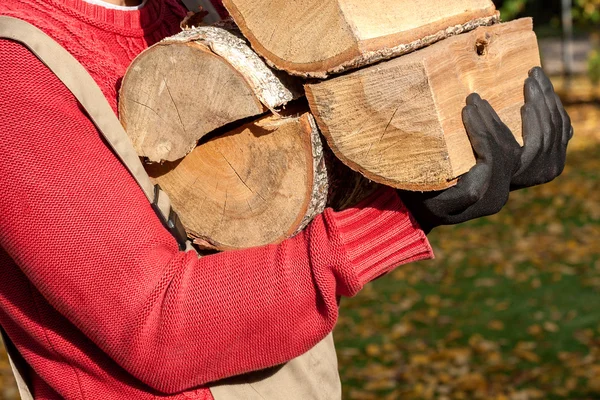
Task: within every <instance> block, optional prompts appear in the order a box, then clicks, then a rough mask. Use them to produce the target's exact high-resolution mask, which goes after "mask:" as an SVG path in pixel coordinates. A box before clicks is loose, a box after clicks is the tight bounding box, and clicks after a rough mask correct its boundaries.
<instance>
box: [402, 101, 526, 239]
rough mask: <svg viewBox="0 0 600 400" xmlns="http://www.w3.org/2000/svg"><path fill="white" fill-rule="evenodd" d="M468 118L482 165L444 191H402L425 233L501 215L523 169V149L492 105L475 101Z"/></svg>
mask: <svg viewBox="0 0 600 400" xmlns="http://www.w3.org/2000/svg"><path fill="white" fill-rule="evenodd" d="M462 116H463V122H464V124H465V128H466V130H467V134H468V135H469V139H470V140H471V145H472V146H473V150H474V151H475V155H476V157H477V164H476V165H475V166H474V167H473V168H471V170H470V171H469V172H468V173H466V174H465V175H463V176H462V177H460V178H459V180H458V183H457V184H456V186H454V187H451V188H449V189H446V190H444V191H441V192H425V193H421V192H406V191H399V194H400V197H401V198H402V201H403V202H404V204H405V205H406V206H407V207H408V209H409V210H410V211H411V213H412V214H413V216H414V217H415V219H416V220H417V222H419V225H421V228H422V229H423V230H424V231H425V232H429V231H431V229H433V228H435V227H437V226H439V225H453V224H458V223H462V222H465V221H469V220H472V219H476V218H480V217H484V216H487V215H492V214H496V213H498V212H499V211H500V210H501V209H502V208H503V207H504V205H505V204H506V202H507V201H508V196H509V192H510V188H511V181H512V179H513V175H514V174H515V173H516V172H517V171H519V170H520V167H521V156H522V150H521V146H519V143H518V142H517V141H516V140H515V138H514V136H513V134H512V132H511V131H510V129H508V127H507V126H506V125H505V124H504V123H502V121H501V120H500V118H499V117H498V115H497V114H496V112H495V111H494V109H493V108H492V107H491V106H490V104H489V103H488V102H487V101H485V100H482V99H481V97H480V96H479V95H477V94H472V95H470V96H469V97H468V98H467V106H466V107H465V108H464V109H463V113H462Z"/></svg>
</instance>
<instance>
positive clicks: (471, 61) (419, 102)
mask: <svg viewBox="0 0 600 400" xmlns="http://www.w3.org/2000/svg"><path fill="white" fill-rule="evenodd" d="M538 65H540V59H539V51H538V46H537V40H536V36H535V34H534V32H533V30H532V20H531V19H521V20H517V21H513V22H510V23H506V24H499V25H494V26H491V27H480V28H478V29H476V30H475V31H472V32H470V33H466V34H463V35H459V36H455V37H452V38H449V39H446V40H444V41H442V42H439V43H436V44H434V45H432V46H430V47H428V48H425V49H422V50H419V51H417V52H414V53H412V54H408V55H406V56H402V57H399V58H396V59H394V60H390V61H386V62H383V63H380V64H378V65H374V66H371V67H368V68H365V69H362V70H359V71H355V72H352V73H349V74H346V75H343V76H340V77H336V78H333V79H330V80H327V81H323V82H319V83H315V84H308V85H306V86H305V88H306V94H307V97H308V101H309V104H310V108H311V111H312V112H313V114H314V115H315V118H316V119H317V123H318V125H319V128H320V129H321V131H322V132H323V134H324V136H325V137H326V138H327V141H328V143H329V145H330V147H331V149H332V150H333V152H334V153H335V154H336V156H337V157H338V158H340V159H341V160H342V161H343V162H344V163H345V164H346V165H348V166H350V167H351V168H352V169H354V170H356V171H359V172H360V173H362V174H363V175H365V176H366V177H367V178H369V179H372V180H374V181H376V182H379V183H382V184H385V185H389V186H392V187H395V188H400V189H406V190H421V191H429V190H441V189H445V188H448V187H450V186H452V185H454V184H455V180H456V178H457V177H459V176H460V175H462V174H464V173H466V172H467V171H469V169H470V168H471V167H472V166H473V165H474V164H475V157H474V155H473V150H472V148H471V144H470V141H469V139H468V136H467V134H466V131H465V128H464V125H463V123H462V117H461V113H462V108H463V107H464V106H465V99H466V97H467V96H468V95H469V94H470V93H472V92H477V93H479V94H480V95H481V97H483V98H484V99H486V100H488V101H489V102H490V103H491V105H492V106H493V107H494V108H495V109H496V111H497V112H498V114H499V116H500V117H501V118H502V120H503V121H504V122H505V123H506V124H507V125H508V127H509V128H510V129H511V130H512V132H513V133H514V134H515V136H516V137H517V139H518V140H519V141H520V142H521V143H522V139H521V114H520V109H521V107H522V105H523V104H524V94H523V85H524V82H525V79H526V78H527V76H528V71H529V70H530V69H531V68H532V67H534V66H538Z"/></svg>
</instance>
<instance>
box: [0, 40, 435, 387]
mask: <svg viewBox="0 0 600 400" xmlns="http://www.w3.org/2000/svg"><path fill="white" fill-rule="evenodd" d="M0 58H1V59H2V62H1V63H0V115H1V117H0V132H1V134H2V139H1V140H0V159H1V160H2V161H1V162H0V179H1V181H2V188H1V190H0V246H2V248H3V249H4V250H5V251H6V252H7V253H8V254H9V255H10V256H11V257H12V258H13V259H14V260H15V262H16V263H17V264H18V265H19V267H20V268H21V269H22V271H23V272H24V273H25V274H26V275H27V277H28V278H29V279H30V281H31V282H32V283H33V285H35V287H36V288H37V289H38V290H39V291H40V292H41V293H42V295H43V296H44V297H45V298H46V299H47V301H48V302H49V303H50V304H51V305H52V306H53V307H54V308H55V309H56V310H58V311H59V312H60V313H61V314H63V315H64V316H65V317H66V318H68V319H69V321H71V322H72V323H73V324H74V325H75V326H77V328H78V329H79V330H81V331H82V332H83V333H84V334H85V335H86V336H87V337H89V338H90V339H91V340H92V341H93V342H94V343H95V344H96V345H97V346H99V347H100V348H101V349H102V350H103V351H104V352H105V353H106V354H108V355H109V356H110V357H111V358H112V359H114V360H115V361H116V362H117V363H118V364H119V365H121V366H122V367H123V368H124V369H125V370H127V371H128V372H129V373H131V374H132V375H133V376H135V377H136V378H138V379H139V380H140V381H142V382H144V383H145V384H147V385H149V386H150V387H152V388H154V389H156V390H158V391H161V392H165V393H174V392H179V391H182V390H186V389H189V388H192V387H197V386H199V385H202V384H206V383H208V382H211V381H215V380H218V379H221V378H225V377H229V376H233V375H237V374H241V373H244V372H247V371H252V370H258V369H262V368H265V367H269V366H273V365H277V364H280V363H283V362H285V361H288V360H290V359H293V358H294V357H296V356H298V355H300V354H302V353H304V352H305V351H307V350H308V349H310V348H311V347H312V346H314V345H315V344H316V343H318V342H319V341H320V340H321V339H322V338H324V337H325V336H326V335H327V334H328V333H329V332H330V331H331V330H332V328H333V326H334V324H335V322H336V319H337V315H338V307H337V297H338V296H340V295H343V296H353V295H355V294H356V293H357V292H358V291H359V290H360V289H361V288H362V286H363V285H364V284H365V283H366V282H368V281H370V280H372V279H374V278H376V277H378V276H380V275H382V274H385V273H386V272H388V271H390V270H391V269H393V268H394V267H396V266H398V265H400V264H403V263H407V262H411V261H415V260H420V259H425V258H430V257H432V252H431V248H430V246H429V244H428V242H427V239H426V237H425V235H424V233H423V231H422V230H420V229H419V228H418V226H417V224H416V222H415V221H414V220H413V219H412V218H411V216H410V214H409V213H408V211H407V210H406V208H405V207H404V206H403V204H402V202H401V201H400V199H399V198H398V196H397V194H396V193H395V192H394V191H393V190H389V189H384V190H382V191H380V192H378V193H377V195H376V196H373V197H371V198H369V199H367V200H366V201H364V202H363V203H361V204H359V205H358V206H356V207H354V208H352V209H350V210H347V211H344V212H340V213H335V212H333V211H331V210H326V211H325V213H324V214H323V215H321V216H319V217H317V218H316V219H315V221H314V222H313V223H312V224H311V225H310V226H309V227H308V228H307V229H306V230H305V231H304V232H302V233H301V234H299V235H298V236H296V237H295V238H293V239H289V240H287V241H285V242H283V243H282V244H280V245H272V246H265V247H262V248H257V249H251V250H244V251H236V252H227V253H222V254H217V255H212V256H207V257H203V258H200V259H198V257H197V256H196V254H194V253H192V252H189V253H183V252H179V251H178V246H177V243H176V242H175V240H174V239H173V238H172V237H171V236H170V235H169V234H168V232H167V231H166V230H165V229H164V228H163V226H162V225H161V224H160V222H159V220H158V219H157V218H156V216H155V214H154V212H153V211H152V208H151V207H150V205H149V204H148V201H147V199H146V197H145V196H144V195H143V193H142V192H141V190H140V189H139V188H138V186H137V185H136V183H135V182H134V180H133V179H132V178H131V177H130V176H129V174H128V172H127V171H126V170H125V168H124V167H123V166H122V165H121V164H120V163H119V161H118V160H117V158H116V157H115V156H114V155H113V154H112V153H111V151H110V150H109V148H108V147H107V146H106V145H105V144H104V143H103V141H102V139H101V138H100V136H99V134H98V132H97V131H96V129H95V127H94V126H93V125H92V124H91V122H90V121H89V119H88V118H87V117H86V116H85V115H84V113H83V112H82V111H81V109H80V108H79V106H78V103H77V102H76V100H75V99H74V97H73V96H72V95H71V94H70V92H68V91H67V89H66V88H65V87H64V86H63V85H62V84H61V83H60V82H59V81H58V80H57V79H56V77H55V76H54V75H53V74H52V73H51V72H50V71H49V70H48V69H47V68H46V67H45V66H43V65H42V64H41V63H40V62H39V61H38V60H37V59H36V58H35V57H34V56H33V55H32V54H30V53H29V52H28V51H27V50H25V49H24V48H22V47H21V46H19V45H17V44H15V43H13V42H10V41H3V40H0Z"/></svg>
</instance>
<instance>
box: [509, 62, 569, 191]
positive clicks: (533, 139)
mask: <svg viewBox="0 0 600 400" xmlns="http://www.w3.org/2000/svg"><path fill="white" fill-rule="evenodd" d="M521 115H522V117H523V140H524V142H525V145H524V146H523V154H522V155H521V167H520V168H519V170H518V171H517V172H516V173H515V175H514V176H513V178H512V181H511V189H512V190H515V189H521V188H526V187H530V186H535V185H540V184H543V183H547V182H550V181H551V180H553V179H554V178H556V177H557V176H559V175H560V174H561V173H562V171H563V169H564V167H565V161H566V157H567V144H568V143H569V140H571V138H572V137H573V127H572V126H571V119H570V118H569V116H568V115H567V112H566V111H565V109H564V107H563V105H562V103H561V101H560V99H559V98H558V96H557V95H556V93H554V87H553V86H552V82H550V79H548V77H547V76H546V75H545V74H544V71H542V69H541V68H539V67H536V68H534V69H532V70H531V71H530V72H529V78H527V80H526V81H525V105H524V106H523V108H522V109H521Z"/></svg>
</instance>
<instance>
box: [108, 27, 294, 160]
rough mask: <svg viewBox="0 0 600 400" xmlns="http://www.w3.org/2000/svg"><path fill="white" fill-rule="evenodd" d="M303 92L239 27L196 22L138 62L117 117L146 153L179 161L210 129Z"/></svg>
mask: <svg viewBox="0 0 600 400" xmlns="http://www.w3.org/2000/svg"><path fill="white" fill-rule="evenodd" d="M301 91H302V90H301V87H299V85H298V84H297V83H296V82H294V81H293V80H292V79H289V78H287V77H285V76H284V75H283V74H281V73H275V72H273V71H272V70H271V69H270V68H269V67H267V65H266V64H265V63H264V61H262V60H261V59H260V57H258V56H257V55H256V54H255V53H254V52H253V51H252V50H251V49H250V48H249V47H248V45H247V44H246V42H245V41H244V40H243V39H241V38H240V37H238V36H236V35H235V32H230V31H228V30H226V29H223V28H219V27H197V28H193V29H190V30H185V31H183V32H181V33H180V34H178V35H175V36H173V37H170V38H166V39H164V40H163V41H161V42H160V43H158V44H156V45H154V46H152V47H150V48H149V49H147V50H146V51H144V52H142V53H141V54H140V55H139V56H138V57H137V58H136V59H135V60H134V61H133V63H132V64H131V66H130V67H129V69H128V70H127V73H126V74H125V77H124V79H123V84H122V88H121V91H120V98H119V115H120V119H121V122H122V124H123V126H124V127H125V130H126V131H127V133H128V134H129V136H130V138H131V140H132V142H133V144H134V146H135V148H136V150H137V152H138V154H139V155H140V156H141V157H146V158H147V159H148V160H149V161H152V162H162V161H176V160H178V159H181V158H183V157H184V156H185V155H186V154H188V153H189V152H190V151H192V150H193V149H194V148H195V147H196V144H197V142H198V140H200V139H201V138H202V137H204V136H205V135H206V134H207V133H209V132H211V131H213V130H215V129H217V128H220V127H222V126H224V125H226V124H228V123H231V122H234V121H238V120H240V119H244V118H248V117H251V116H256V115H260V114H263V113H265V112H266V111H268V110H276V109H277V108H279V107H281V106H283V105H285V104H286V103H287V102H289V101H291V100H292V99H294V98H297V97H299V96H300V95H301Z"/></svg>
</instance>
